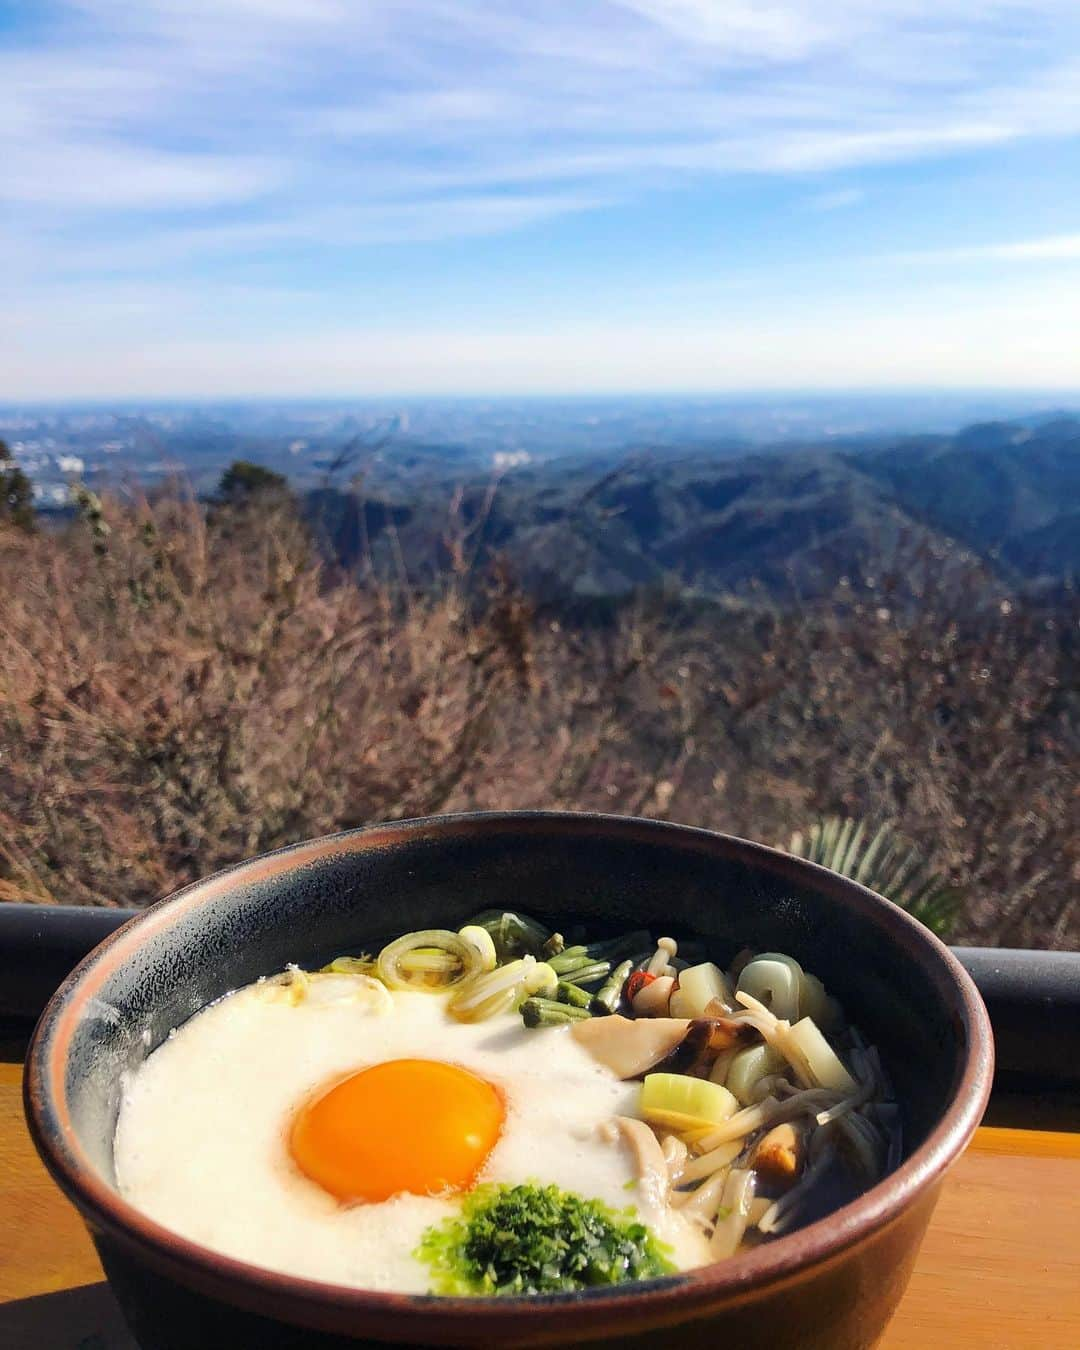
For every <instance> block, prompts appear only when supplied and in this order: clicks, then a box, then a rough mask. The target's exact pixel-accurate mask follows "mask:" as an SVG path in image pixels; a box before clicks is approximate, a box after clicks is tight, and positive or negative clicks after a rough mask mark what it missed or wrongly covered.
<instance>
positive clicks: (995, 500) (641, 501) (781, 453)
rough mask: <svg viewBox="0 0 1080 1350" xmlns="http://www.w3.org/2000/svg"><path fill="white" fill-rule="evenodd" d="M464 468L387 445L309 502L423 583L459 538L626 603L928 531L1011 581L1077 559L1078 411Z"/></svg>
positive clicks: (797, 582)
mask: <svg viewBox="0 0 1080 1350" xmlns="http://www.w3.org/2000/svg"><path fill="white" fill-rule="evenodd" d="M419 467H420V466H419V465H417V466H415V468H419ZM456 467H457V470H458V472H457V474H456V475H455V474H454V472H453V471H452V470H450V471H449V472H448V466H447V465H446V464H445V463H442V464H440V463H439V462H438V461H437V460H432V459H426V460H424V462H423V465H422V469H423V471H422V473H420V474H417V473H416V472H415V468H413V467H411V466H406V465H404V464H403V463H402V462H401V461H400V460H399V459H397V458H396V457H395V456H393V455H389V454H388V455H387V457H386V470H385V471H384V472H380V471H379V466H377V465H375V466H372V471H371V472H370V474H369V475H368V477H367V478H366V480H365V483H364V487H363V491H362V493H359V494H353V495H351V496H350V495H346V494H341V493H338V492H335V491H332V490H324V491H321V492H318V493H316V494H312V495H311V496H310V497H309V499H308V500H309V504H310V509H311V512H312V515H313V517H314V518H316V519H317V520H318V522H319V525H320V528H321V530H322V532H323V534H324V536H325V537H326V539H327V540H328V542H329V544H330V546H331V547H332V548H333V550H334V551H335V552H336V553H337V555H338V556H339V557H340V558H341V559H342V560H343V561H345V562H347V563H353V562H355V561H356V560H357V559H358V557H359V556H360V555H361V552H363V553H364V554H366V555H367V556H369V557H370V558H371V560H372V561H373V562H374V564H375V565H376V566H377V567H391V566H393V567H394V568H395V569H397V570H399V571H400V568H401V566H402V565H404V566H405V568H406V570H407V571H408V573H409V575H410V576H411V577H413V578H414V579H415V580H417V581H422V580H423V579H424V578H425V577H429V576H431V575H434V574H435V573H436V572H438V571H440V570H441V569H443V568H445V566H446V565H447V563H448V561H449V559H450V557H451V554H452V553H453V552H454V550H453V549H452V547H450V545H449V543H448V540H449V539H451V538H455V539H457V540H458V543H459V548H458V550H457V553H458V556H459V557H466V558H469V559H474V560H475V561H482V560H483V559H484V558H485V557H487V556H489V555H491V554H492V553H494V552H496V551H498V552H501V553H503V554H505V555H506V556H508V557H509V558H510V560H511V561H512V563H513V564H514V567H515V569H516V571H517V572H518V574H519V576H520V577H521V579H522V581H523V582H524V583H525V584H526V585H527V586H528V587H529V588H530V590H532V591H533V592H534V593H536V594H538V595H539V596H541V597H545V598H552V599H555V598H560V597H562V598H577V599H582V600H593V599H618V598H621V597H624V596H626V595H628V594H629V593H631V592H632V591H634V590H635V589H637V588H640V587H642V586H651V585H657V584H660V583H675V584H677V585H680V586H682V587H684V588H687V589H689V590H691V591H693V592H696V593H698V594H700V595H706V596H710V595H711V596H719V595H723V594H731V593H736V594H737V593H740V592H744V591H745V590H746V589H747V588H748V587H749V586H750V585H751V583H756V584H759V585H763V586H764V587H765V588H767V589H768V590H769V591H771V592H773V593H794V594H812V593H814V592H818V591H823V590H826V589H829V588H831V587H832V586H833V585H834V584H835V583H836V581H837V580H839V578H841V577H843V576H846V575H853V576H858V575H860V574H862V573H865V572H866V571H867V570H869V571H873V570H874V569H875V568H879V567H882V566H886V565H887V564H888V563H889V561H890V559H895V558H896V557H898V556H900V552H901V550H902V549H908V550H911V549H912V548H915V547H918V546H920V545H924V544H925V545H933V546H934V548H935V549H936V551H937V553H938V554H939V555H941V556H944V555H946V554H948V553H949V552H950V551H953V552H957V553H960V552H968V553H973V554H976V555H977V556H978V557H979V558H981V559H983V560H985V561H986V563H987V564H988V565H989V567H990V568H991V570H992V571H993V572H994V573H995V574H996V575H997V576H998V578H999V579H1000V582H1001V585H1002V587H1003V588H1007V587H1012V586H1019V585H1026V584H1030V583H1034V582H1038V581H1046V580H1049V581H1061V580H1062V579H1063V578H1067V577H1070V576H1072V575H1074V574H1076V573H1077V572H1080V421H1078V420H1077V419H1075V418H1069V417H1055V418H1049V419H1040V420H1039V421H1037V422H1033V423H1018V422H1017V423H1005V422H995V423H985V424H981V425H976V426H972V427H968V428H966V429H965V430H963V431H961V432H958V433H956V434H955V435H951V436H920V437H905V438H895V439H891V440H882V439H881V438H867V439H864V440H854V441H852V440H848V441H846V442H845V443H844V445H843V446H842V447H841V448H837V447H835V446H833V445H828V446H823V447H822V446H817V447H815V446H808V447H804V448H798V449H794V450H793V449H790V448H788V447H780V448H776V449H774V450H772V451H770V452H758V453H753V454H746V453H744V454H741V455H733V452H732V448H731V446H730V445H728V444H725V445H723V447H722V449H721V450H720V452H719V453H713V452H711V451H706V450H702V451H695V452H694V453H692V454H678V453H676V452H673V451H671V450H665V451H664V452H662V453H660V454H650V453H648V452H638V453H634V454H631V455H624V456H613V455H608V456H601V457H594V458H592V459H589V460H584V461H583V460H582V459H581V458H575V459H572V460H551V461H547V462H545V463H542V464H538V465H530V466H528V467H527V468H523V469H519V470H515V471H514V472H512V473H510V474H508V475H506V476H505V478H504V479H503V480H502V481H501V482H500V484H499V486H498V488H497V490H495V491H494V492H493V491H492V479H491V477H490V475H489V474H485V475H484V476H483V477H480V476H478V475H475V474H474V475H473V476H472V477H471V478H470V477H469V476H467V475H464V476H463V474H462V472H461V471H462V469H463V468H464V467H465V466H464V465H462V464H458V465H457V466H456ZM452 499H453V500H454V501H455V503H456V507H455V509H456V515H455V517H454V518H453V519H451V518H450V516H449V515H448V504H449V503H450V502H451V500H452Z"/></svg>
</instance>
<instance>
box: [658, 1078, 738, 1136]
mask: <svg viewBox="0 0 1080 1350" xmlns="http://www.w3.org/2000/svg"><path fill="white" fill-rule="evenodd" d="M737 1107H738V1103H737V1102H736V1100H735V1098H734V1097H733V1096H732V1094H731V1093H730V1092H729V1091H728V1090H727V1088H726V1087H722V1086H721V1085H720V1084H719V1083H710V1082H709V1080H708V1079H707V1078H689V1077H687V1075H686V1074H682V1073H650V1074H646V1075H645V1081H644V1083H643V1084H642V1085H641V1114H642V1116H643V1117H644V1118H645V1119H646V1120H647V1121H649V1122H650V1123H651V1124H656V1125H666V1126H667V1127H668V1128H669V1129H675V1130H677V1131H681V1130H683V1129H696V1128H698V1127H701V1128H707V1127H708V1126H709V1125H710V1124H712V1125H719V1124H720V1123H721V1122H722V1121H725V1120H727V1119H728V1117H729V1116H732V1115H734V1113H735V1111H736V1109H737Z"/></svg>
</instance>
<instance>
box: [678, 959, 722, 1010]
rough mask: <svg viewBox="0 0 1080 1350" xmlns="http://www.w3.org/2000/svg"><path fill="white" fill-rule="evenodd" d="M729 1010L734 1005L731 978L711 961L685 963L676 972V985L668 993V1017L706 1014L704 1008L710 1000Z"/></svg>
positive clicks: (705, 1008) (706, 1007)
mask: <svg viewBox="0 0 1080 1350" xmlns="http://www.w3.org/2000/svg"><path fill="white" fill-rule="evenodd" d="M716 999H718V1000H719V1001H720V1006H721V1007H722V1008H723V1010H724V1011H725V1012H729V1011H730V1010H731V1009H732V1008H733V1007H734V1006H735V991H734V989H732V987H731V981H730V980H729V979H728V977H727V976H726V975H725V974H724V972H723V971H722V970H721V969H720V967H719V966H717V965H714V964H713V962H712V961H703V962H702V963H701V964H700V965H697V966H687V968H686V969H685V970H680V971H679V987H678V989H676V991H675V992H674V994H672V996H671V1015H672V1017H708V1015H709V1013H708V1012H707V1011H706V1010H707V1009H708V1007H709V1004H710V1003H712V1002H713V1001H714V1000H716Z"/></svg>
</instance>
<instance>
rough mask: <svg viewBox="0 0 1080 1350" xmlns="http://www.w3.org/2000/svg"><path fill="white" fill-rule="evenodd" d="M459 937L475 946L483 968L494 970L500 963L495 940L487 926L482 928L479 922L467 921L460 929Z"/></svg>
mask: <svg viewBox="0 0 1080 1350" xmlns="http://www.w3.org/2000/svg"><path fill="white" fill-rule="evenodd" d="M458 937H459V938H460V939H461V940H462V942H467V943H468V944H469V946H470V947H473V948H475V950H476V954H477V956H478V957H479V958H480V969H481V970H494V969H495V967H496V966H497V965H498V964H499V958H498V956H497V954H496V952H495V943H494V940H493V939H492V936H491V934H490V933H489V932H488V930H487V929H486V928H481V927H480V925H479V924H478V923H467V924H466V925H465V927H464V928H459V929H458Z"/></svg>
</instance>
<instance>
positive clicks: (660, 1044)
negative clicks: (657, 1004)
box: [570, 1013, 690, 1078]
mask: <svg viewBox="0 0 1080 1350" xmlns="http://www.w3.org/2000/svg"><path fill="white" fill-rule="evenodd" d="M689 1026H690V1023H689V1021H688V1020H687V1019H686V1018H685V1017H642V1018H640V1019H639V1020H632V1019H631V1018H629V1017H622V1016H620V1015H619V1014H618V1013H616V1014H615V1015H614V1016H612V1017H590V1018H586V1019H585V1020H584V1021H581V1022H574V1023H573V1024H572V1025H571V1027H570V1034H571V1036H573V1037H574V1038H575V1039H576V1040H577V1041H578V1042H579V1043H580V1044H581V1045H582V1046H583V1047H584V1048H585V1049H586V1050H587V1051H588V1052H589V1054H590V1055H592V1057H593V1059H595V1060H596V1061H597V1063H599V1064H605V1065H606V1066H607V1067H608V1068H609V1069H610V1070H611V1071H612V1073H614V1074H616V1075H617V1076H618V1077H619V1078H640V1077H641V1076H642V1074H645V1073H648V1071H649V1070H650V1069H651V1068H653V1066H654V1065H656V1064H659V1063H660V1061H661V1060H663V1059H666V1058H667V1056H668V1055H670V1054H671V1052H672V1050H674V1049H675V1047H676V1046H677V1045H679V1044H681V1042H682V1041H683V1039H684V1038H685V1036H686V1031H687V1028H688V1027H689Z"/></svg>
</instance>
